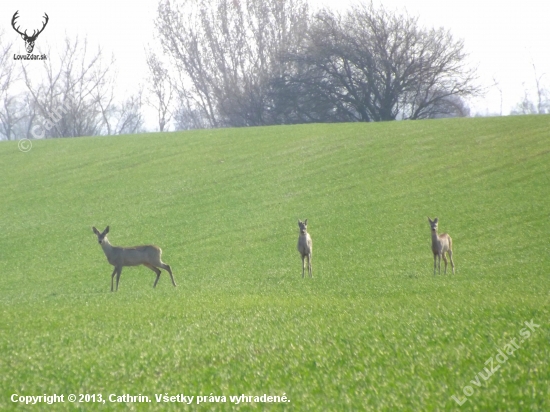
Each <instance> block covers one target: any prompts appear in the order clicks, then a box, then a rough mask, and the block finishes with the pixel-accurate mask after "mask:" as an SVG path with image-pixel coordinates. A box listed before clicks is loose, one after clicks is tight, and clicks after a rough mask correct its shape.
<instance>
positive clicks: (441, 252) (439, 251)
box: [428, 216, 455, 276]
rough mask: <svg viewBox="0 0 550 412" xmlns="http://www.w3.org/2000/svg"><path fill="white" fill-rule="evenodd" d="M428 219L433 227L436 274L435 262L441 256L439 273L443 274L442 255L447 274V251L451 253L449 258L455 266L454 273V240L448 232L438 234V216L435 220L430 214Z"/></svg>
mask: <svg viewBox="0 0 550 412" xmlns="http://www.w3.org/2000/svg"><path fill="white" fill-rule="evenodd" d="M428 221H429V222H430V227H431V229H432V252H433V254H434V276H435V264H436V259H438V258H439V260H438V263H439V266H438V267H439V274H440V275H441V257H443V261H444V262H445V274H447V257H446V256H445V253H448V254H449V259H450V260H451V266H452V267H453V275H454V273H455V264H454V262H453V240H452V239H451V237H450V236H449V235H448V234H447V233H442V234H440V235H438V234H437V222H438V221H439V219H438V218H437V217H436V218H435V219H434V220H432V219H430V217H429V216H428Z"/></svg>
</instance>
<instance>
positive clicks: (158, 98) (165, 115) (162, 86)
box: [146, 49, 174, 132]
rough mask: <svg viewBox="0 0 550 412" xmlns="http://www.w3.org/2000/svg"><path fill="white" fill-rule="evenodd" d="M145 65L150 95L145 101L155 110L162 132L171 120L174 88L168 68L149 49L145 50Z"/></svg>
mask: <svg viewBox="0 0 550 412" xmlns="http://www.w3.org/2000/svg"><path fill="white" fill-rule="evenodd" d="M147 67H148V69H149V78H148V84H149V88H148V92H149V94H150V97H149V96H148V97H147V98H146V102H147V104H148V105H149V106H151V107H153V108H154V109H155V111H156V112H157V116H158V124H159V131H161V132H163V131H164V128H165V127H166V125H167V123H168V122H169V121H170V120H171V103H172V98H173V96H174V88H173V87H172V81H171V80H170V76H169V74H168V70H167V69H166V68H165V67H164V65H163V63H162V62H161V61H160V60H159V58H158V56H157V55H156V54H155V53H154V52H153V51H152V50H150V49H149V51H148V52H147Z"/></svg>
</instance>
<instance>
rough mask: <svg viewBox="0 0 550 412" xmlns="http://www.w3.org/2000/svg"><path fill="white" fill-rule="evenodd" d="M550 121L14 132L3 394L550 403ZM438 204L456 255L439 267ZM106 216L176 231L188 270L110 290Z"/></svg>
mask: <svg viewBox="0 0 550 412" xmlns="http://www.w3.org/2000/svg"><path fill="white" fill-rule="evenodd" d="M549 136H550V116H520V117H506V118H494V119H458V120H437V121H417V122H392V123H377V124H340V125H307V126H305V125H304V126H278V127H265V128H245V129H221V130H203V131H194V132H184V133H164V134H146V135H134V136H120V137H95V138H79V139H57V140H48V141H33V147H32V149H31V150H30V151H29V152H27V153H22V152H20V151H18V150H17V144H16V143H14V142H12V143H3V144H0V180H1V183H2V184H1V186H2V196H0V210H1V211H2V218H1V220H0V229H1V233H2V236H0V265H1V267H3V268H4V270H3V276H2V277H0V290H1V293H0V319H2V320H1V322H0V352H1V353H2V357H1V358H0V409H2V410H9V409H14V410H15V409H23V405H20V404H18V403H12V402H11V400H10V397H11V395H12V394H18V395H35V396H36V395H42V394H54V393H57V394H64V395H65V400H66V396H67V395H68V394H79V393H84V394H86V393H87V394H102V397H103V399H106V400H107V402H106V403H105V404H97V403H96V404H91V403H76V404H71V403H69V402H67V401H66V402H65V403H58V404H55V405H47V404H44V403H41V404H37V405H34V406H32V407H29V409H31V410H51V409H52V407H53V408H54V409H55V410H74V409H75V408H80V409H83V410H89V409H107V408H110V409H115V410H128V409H129V410H148V409H156V408H160V407H161V406H162V407H163V408H162V409H163V410H176V409H178V410H179V409H188V410H195V409H204V410H263V409H265V408H267V409H269V410H296V411H306V410H323V411H341V410H350V411H351V410H373V411H378V410H387V411H396V410H411V411H419V410H478V411H487V410H507V411H515V410H517V411H520V410H521V411H524V410H533V411H543V410H550V396H549V395H550V394H549V385H548V383H549V382H550V370H549V368H548V359H550V350H549V340H550V332H549V329H548V327H549V321H548V320H549V314H550V310H549V306H550V305H549V304H550V295H549V286H550V279H549V277H548V273H549V268H550V254H549V246H548V245H549V243H548V234H549V233H550V221H549V208H548V204H549V200H550V173H549V172H550V166H549V165H550V138H549ZM427 215H429V216H430V217H432V218H433V217H435V216H438V217H439V219H440V223H439V227H440V231H441V232H448V233H450V234H451V236H452V238H453V250H454V260H455V263H456V266H457V273H456V275H455V276H449V275H447V276H443V275H442V276H436V277H433V276H432V268H433V266H432V265H433V260H432V256H431V251H430V233H429V225H428V221H427V218H426V216H427ZM305 218H308V223H309V224H308V229H309V232H310V233H311V236H312V238H313V243H314V253H313V275H314V278H313V279H307V278H306V279H302V278H301V261H300V257H299V254H298V252H297V251H296V241H297V238H298V226H297V220H298V219H302V220H303V219H305ZM107 225H110V228H111V231H110V233H109V239H110V241H111V243H112V244H114V245H122V246H132V245H134V244H143V243H154V244H158V245H159V246H161V247H162V249H163V260H164V261H165V262H167V263H169V264H170V265H171V266H172V268H173V270H174V275H175V279H176V282H177V283H178V288H173V287H172V285H171V283H170V280H169V277H168V275H167V274H166V273H165V272H163V274H162V276H161V279H160V281H159V284H158V286H157V288H156V289H153V288H152V285H153V282H154V279H155V275H154V274H153V272H152V271H150V270H148V269H146V268H144V267H139V268H125V269H124V270H123V272H122V276H121V282H120V286H119V291H118V293H111V292H110V274H111V272H112V267H111V266H109V265H108V263H107V261H106V259H105V256H104V255H103V252H102V250H101V247H100V246H99V245H98V244H97V239H96V237H95V235H94V234H93V233H92V230H91V227H92V226H96V227H97V228H98V229H100V230H103V228H104V227H105V226H107ZM531 319H532V320H533V321H534V322H535V323H536V324H538V325H540V327H539V328H538V329H536V331H534V332H532V333H531V336H530V337H529V339H525V340H524V342H522V343H521V345H520V348H519V349H517V351H516V352H515V353H514V355H513V356H509V359H508V360H506V361H505V362H504V363H503V364H502V365H501V367H500V369H499V370H498V371H496V372H495V373H494V374H493V376H491V377H490V378H489V379H488V380H487V381H485V380H483V379H481V381H480V382H481V385H480V386H479V387H478V386H477V385H475V384H473V383H471V381H472V380H474V381H475V379H476V376H479V375H477V373H478V372H480V371H481V372H482V373H484V372H483V371H484V369H483V368H484V367H486V361H487V360H488V359H489V358H490V357H495V356H496V355H497V354H498V350H499V349H501V350H502V349H503V348H504V347H505V345H507V344H508V343H509V342H510V341H511V339H513V338H516V339H519V338H520V337H521V335H520V331H521V330H522V328H525V325H524V322H525V321H530V320H531ZM465 386H470V387H471V388H472V389H473V394H471V395H470V396H469V397H466V395H465V394H464V391H463V388H464V387H465ZM466 392H468V389H466ZM468 393H469V392H468ZM110 394H117V395H124V394H131V395H139V394H142V395H147V396H149V397H150V398H151V400H152V402H151V403H137V402H136V403H110V402H109V400H108V398H109V395H110ZM155 394H162V395H164V394H169V395H178V394H184V395H194V396H195V397H196V396H199V395H200V396H206V397H208V396H209V395H211V394H212V395H216V396H225V397H226V400H227V402H225V403H223V402H218V403H202V404H201V405H197V404H196V401H195V402H194V403H193V405H190V406H186V405H185V404H184V403H163V404H161V403H157V402H156V400H155ZM241 394H245V395H258V396H259V395H263V394H267V395H277V396H282V395H283V394H284V395H285V396H286V397H288V399H289V400H290V402H286V403H272V404H264V403H241V404H239V405H235V404H234V403H231V402H230V398H229V397H230V396H231V395H241ZM453 395H455V396H457V398H458V399H463V398H466V399H467V401H466V402H465V403H464V405H463V406H461V407H460V406H459V405H458V404H457V403H456V402H455V401H454V400H453V399H452V398H451V397H452V396H453ZM195 399H196V398H195Z"/></svg>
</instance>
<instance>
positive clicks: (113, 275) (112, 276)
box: [111, 266, 116, 292]
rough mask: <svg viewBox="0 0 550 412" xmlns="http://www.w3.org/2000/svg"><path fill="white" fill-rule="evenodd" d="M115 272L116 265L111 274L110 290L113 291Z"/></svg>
mask: <svg viewBox="0 0 550 412" xmlns="http://www.w3.org/2000/svg"><path fill="white" fill-rule="evenodd" d="M115 273H116V266H115V269H114V270H113V274H112V275H111V292H112V291H113V280H114V279H115Z"/></svg>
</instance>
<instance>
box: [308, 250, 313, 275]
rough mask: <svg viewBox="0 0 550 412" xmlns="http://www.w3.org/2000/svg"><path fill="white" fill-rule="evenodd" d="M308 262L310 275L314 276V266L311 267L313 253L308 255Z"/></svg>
mask: <svg viewBox="0 0 550 412" xmlns="http://www.w3.org/2000/svg"><path fill="white" fill-rule="evenodd" d="M307 264H308V271H309V277H310V278H311V277H313V274H312V272H313V270H312V267H311V253H310V254H309V255H307Z"/></svg>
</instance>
